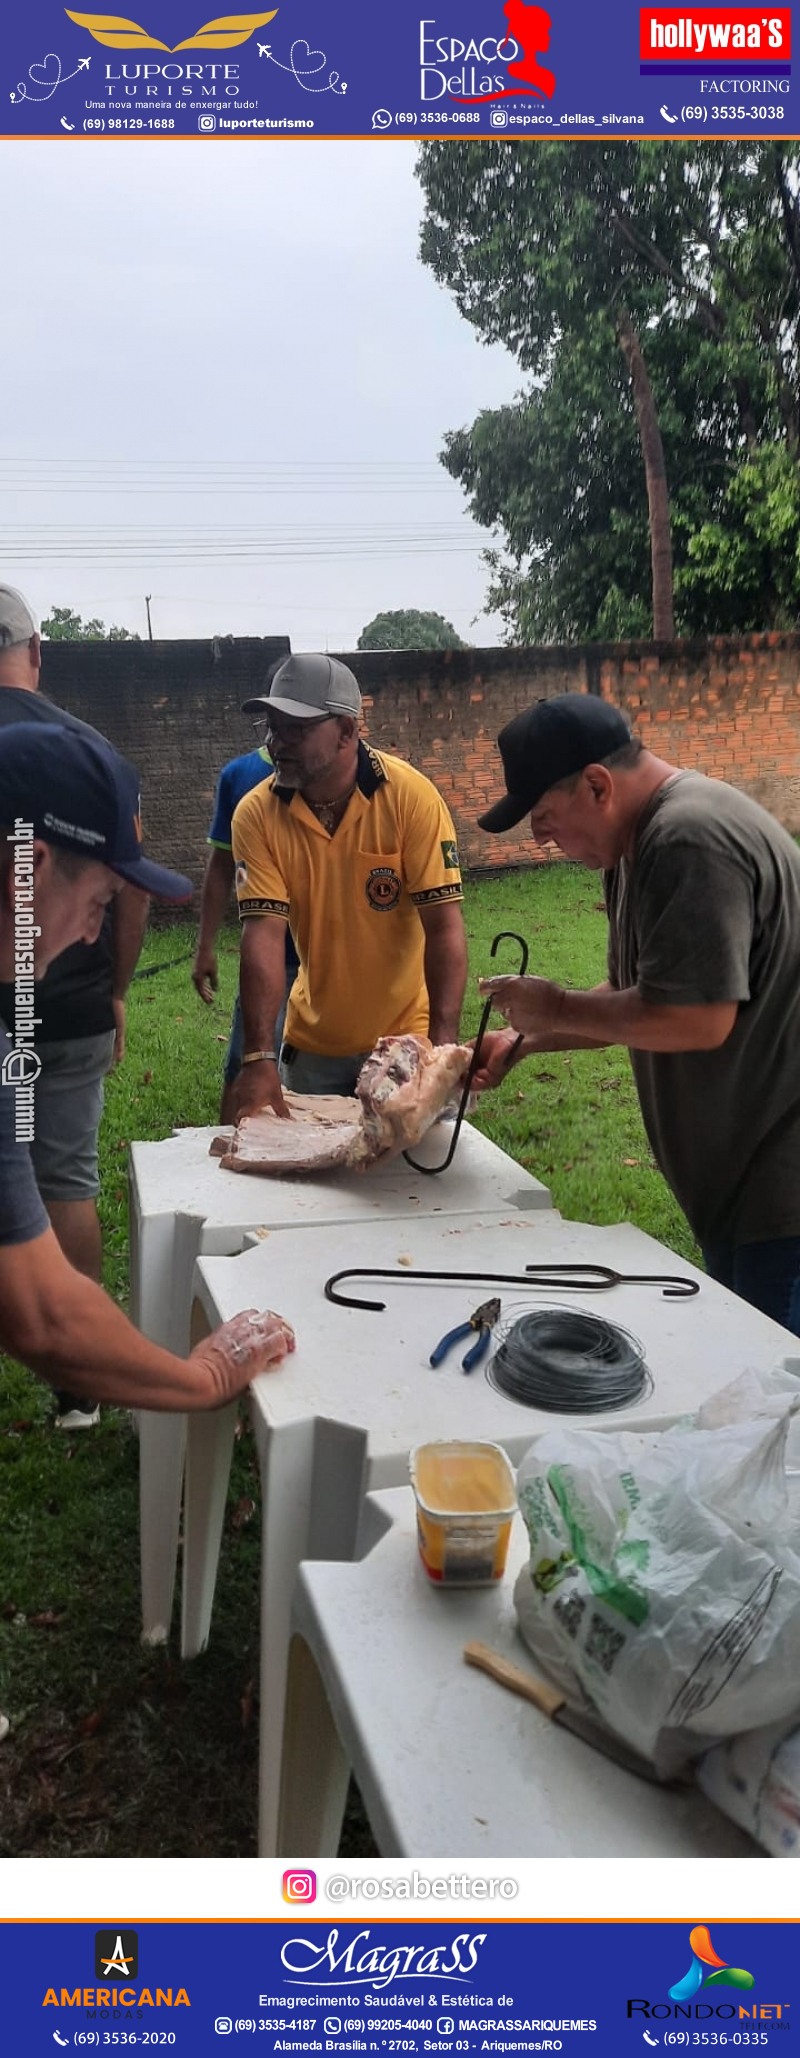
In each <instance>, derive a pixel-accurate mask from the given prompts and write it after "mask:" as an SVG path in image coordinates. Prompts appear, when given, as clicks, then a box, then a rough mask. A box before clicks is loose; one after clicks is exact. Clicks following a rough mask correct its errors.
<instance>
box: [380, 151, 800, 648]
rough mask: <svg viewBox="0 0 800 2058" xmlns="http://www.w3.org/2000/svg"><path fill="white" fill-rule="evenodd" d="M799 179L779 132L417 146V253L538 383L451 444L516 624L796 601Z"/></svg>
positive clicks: (453, 465) (733, 613)
mask: <svg viewBox="0 0 800 2058" xmlns="http://www.w3.org/2000/svg"><path fill="white" fill-rule="evenodd" d="M799 172H800V151H798V149H797V148H796V147H793V146H789V147H788V148H786V147H781V146H779V145H776V144H772V143H770V144H752V145H746V146H742V145H741V144H735V143H731V144H727V143H714V144H705V143H697V144H675V143H672V142H670V143H668V144H664V145H662V144H660V143H613V144H609V143H599V142H598V143H589V142H581V143H575V144H573V143H544V142H540V143H537V146H536V149H535V150H530V149H528V148H527V147H526V146H525V145H524V144H522V145H520V144H514V143H493V142H481V143H479V144H475V143H463V144H462V143H448V144H446V145H444V144H437V143H432V144H430V145H427V146H426V147H425V149H424V150H423V151H422V152H421V154H420V160H419V165H418V175H419V178H420V181H421V184H422V187H423V191H424V194H425V203H426V211H425V217H424V222H423V231H422V256H423V259H424V261H425V262H426V263H427V264H429V265H430V266H431V267H432V269H433V271H434V272H435V274H436V277H437V278H438V279H440V280H441V281H442V282H443V283H444V284H446V285H447V286H448V287H449V288H450V290H451V291H452V292H453V294H454V296H455V298H456V301H457V304H458V306H459V308H460V310H461V312H462V313H463V314H464V315H465V316H466V318H467V319H468V320H469V321H471V322H472V323H473V324H474V326H475V327H476V328H477V329H478V331H479V333H480V334H481V336H482V337H483V338H484V339H485V340H486V341H491V342H498V341H499V342H503V343H505V344H506V346H507V347H508V348H509V349H510V350H511V351H512V352H513V353H514V355H515V356H516V358H517V359H518V361H519V363H520V365H521V366H522V368H523V370H524V371H525V372H526V373H528V374H530V375H531V377H530V381H529V384H528V385H527V387H526V388H525V389H524V390H523V391H522V392H521V393H520V395H519V396H518V398H517V400H516V401H515V402H514V403H513V404H512V405H511V406H509V407H505V408H501V409H497V410H494V411H486V412H484V413H482V414H481V415H480V416H479V417H478V419H477V421H476V422H475V423H473V425H472V427H471V428H465V429H461V430H458V431H456V432H454V433H451V434H449V435H448V436H447V437H446V440H445V449H444V456H443V461H444V463H445V464H446V466H447V469H448V470H449V471H450V472H451V473H452V474H453V476H454V477H456V478H458V479H460V480H461V482H462V484H463V485H464V486H465V487H466V489H467V492H468V494H469V496H470V499H469V504H470V508H471V511H472V512H473V514H474V515H475V517H476V519H477V520H479V521H481V522H482V523H484V524H485V525H487V526H490V527H494V528H495V530H496V532H497V534H498V543H497V546H496V547H495V549H494V550H493V551H492V552H490V553H489V554H488V561H489V568H490V575H491V580H490V589H489V595H488V604H489V605H490V606H492V607H494V608H498V609H499V610H500V612H501V613H502V614H503V617H504V620H505V623H506V628H507V633H508V634H509V636H510V637H512V638H514V639H515V640H521V641H533V640H538V639H544V640H547V639H549V638H552V637H556V636H569V637H574V636H578V637H597V636H613V635H617V636H618V635H630V634H637V633H638V634H647V633H649V632H650V629H651V625H652V632H653V633H655V634H656V635H668V634H670V633H672V623H673V619H674V620H675V623H676V625H677V627H679V628H680V629H681V630H682V631H688V632H691V631H695V630H700V629H716V628H729V629H739V630H741V629H745V628H763V627H769V626H784V625H786V624H788V623H789V622H794V621H796V620H797V619H798V617H799V616H800V569H799V568H798V563H797V559H796V556H793V553H792V548H791V537H790V511H791V508H792V506H793V501H794V487H793V484H792V482H793V476H794V469H795V466H796V463H797V454H798V448H799V447H800V410H799V405H798V386H799V383H800V382H799V377H798V374H799V372H800V349H799V347H798V342H799V339H798V324H799V321H800V290H799V289H800V214H799V213H798V205H797V197H796V194H797V181H798V173H799ZM740 474H741V476H740ZM673 594H674V615H673Z"/></svg>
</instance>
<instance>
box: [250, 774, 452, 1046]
mask: <svg viewBox="0 0 800 2058" xmlns="http://www.w3.org/2000/svg"><path fill="white" fill-rule="evenodd" d="M232 834H233V855H234V859H235V861H236V892H237V897H238V901H239V915H240V918H241V920H242V921H250V920H253V919H259V918H262V917H264V916H268V915H280V916H281V917H282V918H283V919H284V920H286V921H288V923H289V926H290V928H291V931H292V935H293V937H294V940H295V943H296V945H297V953H298V956H299V959H300V970H299V972H298V974H297V978H296V979H295V982H294V986H293V987H292V991H291V996H290V999H289V1006H288V1010H287V1016H286V1029H285V1035H286V1037H287V1040H288V1041H289V1042H290V1043H294V1044H296V1045H297V1047H298V1049H299V1050H312V1051H318V1052H320V1053H321V1054H322V1055H323V1056H325V1057H345V1056H349V1054H350V1053H351V1052H354V1051H362V1050H369V1049H371V1047H372V1045H373V1044H374V1043H375V1041H376V1040H377V1038H378V1037H379V1036H396V1035H400V1034H401V1033H402V1032H404V1031H406V1030H410V1031H411V1032H412V1033H414V1034H416V1035H422V1036H424V1035H425V1034H426V1033H427V1029H428V995H427V991H426V987H425V977H424V945H425V935H424V930H423V927H422V923H421V921H420V919H419V915H418V913H417V909H418V908H421V907H430V906H431V905H432V904H433V903H434V902H436V901H450V900H461V898H462V887H461V872H460V869H459V863H458V850H457V847H456V837H455V830H454V828H453V822H452V818H451V816H450V814H449V813H448V810H447V808H446V807H445V805H444V802H443V800H442V799H441V798H440V796H439V794H438V793H437V791H436V787H435V786H433V785H432V784H431V781H430V779H426V778H425V776H424V774H423V773H422V772H418V771H416V770H415V769H414V767H413V765H407V764H405V763H404V761H403V759H402V758H397V757H385V756H384V754H383V752H379V751H376V750H372V749H370V748H369V747H368V746H367V745H366V744H364V743H360V744H359V747H358V782H357V785H356V789H355V792H354V793H353V795H352V797H351V799H350V801H349V802H348V806H347V809H346V812H345V814H344V817H343V819H342V821H341V822H340V824H339V827H338V829H337V830H336V834H335V835H334V836H330V835H329V834H328V831H327V829H323V827H322V824H321V822H319V821H318V820H317V817H316V815H314V814H312V812H311V809H310V808H309V807H307V806H306V803H305V801H304V800H303V798H302V795H301V794H299V793H297V792H295V791H294V789H292V788H287V787H283V788H281V787H280V786H278V784H277V781H276V779H275V778H274V777H273V778H272V779H265V780H263V781H262V783H261V784H260V785H259V786H256V787H254V788H253V791H252V792H251V793H248V794H246V795H245V798H244V799H243V800H241V801H240V802H239V806H238V807H237V809H236V811H235V813H234V817H233V830H232Z"/></svg>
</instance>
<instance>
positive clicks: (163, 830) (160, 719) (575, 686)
mask: <svg viewBox="0 0 800 2058" xmlns="http://www.w3.org/2000/svg"><path fill="white" fill-rule="evenodd" d="M288 647H289V646H288V638H281V637H272V638H264V639H259V638H255V637H253V638H248V637H239V638H233V637H226V638H222V639H220V640H216V639H215V640H214V641H213V642H211V643H206V642H204V643H200V642H197V643H194V642H191V643H190V642H184V643H97V644H75V643H53V644H45V646H44V664H43V679H42V683H43V687H44V690H45V692H47V693H48V694H50V696H51V697H52V698H53V700H56V701H60V702H61V703H62V705H63V706H64V707H67V708H70V709H71V710H72V712H73V713H74V714H77V715H80V716H82V717H83V719H84V720H85V721H88V722H92V723H93V724H94V725H95V727H96V728H98V729H101V730H103V731H104V733H105V734H106V735H107V736H109V737H110V739H111V741H112V742H113V743H115V744H116V745H117V747H118V749H120V750H122V751H123V752H124V753H125V755H126V756H127V757H130V758H132V759H133V761H134V763H135V764H136V765H137V766H138V768H139V771H140V773H141V779H142V800H143V815H144V820H145V835H146V842H147V847H148V850H149V851H150V852H151V854H152V855H153V856H154V857H158V858H160V859H161V860H162V861H163V862H165V863H168V864H171V865H174V866H176V867H177V869H178V870H180V871H184V872H188V873H189V874H190V875H191V877H192V878H194V879H195V880H197V881H198V882H199V880H200V878H201V876H202V871H203V865H204V861H205V837H206V832H207V829H208V823H209V818H210V812H211V804H212V800H213V795H214V785H215V780H216V775H217V772H218V770H219V767H220V765H222V764H224V763H225V761H226V759H228V758H230V757H235V756H236V755H237V753H238V752H240V751H243V750H249V749H251V748H252V747H253V743H254V738H253V734H252V729H251V726H250V721H249V717H248V716H246V715H242V714H241V713H240V704H241V702H242V701H243V700H245V699H246V698H247V696H248V694H251V693H258V692H260V691H263V690H264V689H265V685H266V683H267V682H268V680H269V677H270V676H271V672H272V669H273V667H274V664H275V662H276V660H278V659H280V657H281V656H282V655H283V654H284V653H285V651H286V650H287V649H288ZM342 655H343V656H344V657H345V661H346V663H348V664H349V665H351V666H352V668H353V671H354V672H355V673H356V675H357V677H358V679H359V682H360V684H361V688H362V691H363V694H364V703H365V727H366V732H367V734H368V736H369V738H370V740H371V741H372V742H373V743H375V744H376V745H377V747H378V748H379V749H383V750H388V751H393V752H396V753H397V755H398V756H400V757H407V758H409V759H410V760H411V761H412V762H413V763H414V764H416V765H418V766H419V767H420V769H421V770H422V771H424V772H427V773H428V775H429V777H430V778H432V779H433V780H435V782H436V784H437V786H438V787H439V789H440V791H441V793H442V794H443V795H444V797H445V799H446V801H447V803H448V805H449V806H450V808H451V809H452V812H453V815H454V817H455V821H456V827H457V830H458V835H459V843H460V846H461V852H462V858H463V860H464V863H465V864H466V865H467V866H469V867H470V868H472V869H474V870H487V869H489V868H490V867H496V866H502V865H515V864H526V863H530V861H531V858H532V857H533V858H535V857H536V856H537V855H538V856H541V855H542V853H537V851H536V849H535V847H534V846H533V845H532V844H531V841H530V836H529V834H527V833H526V830H525V826H524V825H523V827H522V830H521V832H520V833H519V834H514V835H509V836H485V835H484V834H483V833H482V831H481V830H479V829H477V828H476V826H475V817H476V816H477V815H478V814H480V813H481V812H482V810H483V809H484V808H485V807H486V806H487V805H488V804H489V802H490V801H492V800H493V799H495V798H496V797H497V795H499V793H500V792H501V791H502V779H501V776H500V760H499V756H498V753H497V750H496V747H495V738H496V736H497V732H498V730H499V729H501V728H502V727H503V724H504V723H505V722H507V721H510V719H511V717H512V715H515V714H518V713H519V711H520V710H521V709H522V708H524V707H527V706H528V705H529V703H530V701H531V700H534V699H538V698H539V697H541V696H545V695H547V696H550V695H554V694H557V693H563V692H566V691H568V690H569V691H573V692H591V693H600V694H602V695H603V696H604V697H605V698H607V699H609V700H613V701H614V702H616V704H617V705H618V706H619V707H621V708H622V710H623V712H624V713H625V714H626V715H627V716H628V718H629V720H630V722H631V725H632V727H633V728H634V729H635V731H636V732H637V734H638V735H640V736H641V737H642V740H643V741H644V742H645V743H646V744H647V745H648V746H649V748H651V749H653V750H655V751H656V752H657V753H658V755H659V756H663V757H666V758H668V759H670V760H672V761H674V762H675V763H677V764H681V765H687V766H688V765H691V766H695V767H696V768H697V769H698V770H700V771H703V772H708V773H710V774H711V775H712V776H714V777H717V778H722V779H728V780H730V782H731V784H732V785H734V786H741V787H743V788H745V790H746V791H747V792H749V793H752V794H753V795H754V796H755V798H756V799H758V800H760V801H761V802H762V803H763V805H764V806H765V807H768V808H769V809H770V810H771V811H772V813H774V814H776V815H777V816H778V818H779V819H780V820H781V821H782V822H784V823H785V825H786V827H787V828H789V829H791V830H793V831H796V832H800V635H794V634H793V635H782V636H779V635H763V636H746V637H741V638H736V639H733V638H725V637H712V638H708V639H705V638H702V639H696V640H694V641H692V642H685V643H673V644H662V645H654V644H652V643H616V644H587V645H582V646H577V645H575V646H563V647H561V646H548V647H544V648H540V649H514V650H458V651H424V652H418V651H401V652H391V651H357V652H356V653H355V654H352V653H342Z"/></svg>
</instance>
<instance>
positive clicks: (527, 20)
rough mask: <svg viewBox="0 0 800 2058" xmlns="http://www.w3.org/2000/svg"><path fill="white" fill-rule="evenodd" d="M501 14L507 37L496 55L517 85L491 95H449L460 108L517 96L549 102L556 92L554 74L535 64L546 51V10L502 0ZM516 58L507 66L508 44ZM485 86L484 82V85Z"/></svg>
mask: <svg viewBox="0 0 800 2058" xmlns="http://www.w3.org/2000/svg"><path fill="white" fill-rule="evenodd" d="M503 13H504V15H505V17H506V20H507V22H508V31H509V32H508V35H506V36H503V37H501V39H500V41H499V42H498V45H497V55H498V57H499V58H500V60H501V62H502V63H503V64H505V65H506V70H507V73H508V77H509V78H510V79H519V80H520V81H521V82H522V83H520V85H518V86H499V85H498V90H497V91H496V92H495V93H453V92H452V91H451V99H453V100H458V101H459V102H460V103H461V105H462V106H470V107H475V106H477V105H478V104H479V103H480V102H481V101H483V100H516V99H518V97H519V95H520V94H521V93H535V94H537V95H540V96H541V97H542V99H544V100H552V98H553V94H554V92H555V90H556V75H555V72H553V71H550V70H549V69H548V67H547V65H546V64H540V63H539V52H540V51H543V50H549V48H550V28H551V22H550V16H549V14H548V13H547V10H546V8H544V7H538V6H534V5H530V6H529V5H527V4H526V0H505V6H504V8H503ZM509 44H510V45H511V47H512V49H513V50H514V51H515V52H516V55H515V56H514V57H513V58H512V60H511V62H510V63H508V62H507V60H506V49H507V46H508V45H509ZM487 83H488V82H487Z"/></svg>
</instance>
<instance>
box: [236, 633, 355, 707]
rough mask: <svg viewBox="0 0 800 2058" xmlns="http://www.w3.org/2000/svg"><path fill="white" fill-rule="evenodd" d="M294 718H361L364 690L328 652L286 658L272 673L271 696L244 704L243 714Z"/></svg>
mask: <svg viewBox="0 0 800 2058" xmlns="http://www.w3.org/2000/svg"><path fill="white" fill-rule="evenodd" d="M273 709H274V710H275V712H276V714H279V715H294V716H295V717H296V719H298V720H300V721H303V720H310V721H313V720H317V721H318V720H319V717H320V715H360V713H361V689H360V687H359V684H358V680H357V678H356V677H355V674H354V673H353V672H351V671H350V668H349V666H348V665H343V664H342V663H341V661H340V659H339V658H338V657H328V654H327V651H315V650H304V651H300V652H298V653H297V654H296V655H293V656H292V657H287V659H286V662H285V664H282V665H279V666H278V669H277V672H275V673H274V674H273V678H272V683H271V685H270V689H269V692H268V693H261V694H257V695H256V698H255V699H254V700H245V701H243V702H242V713H243V714H245V715H250V714H267V715H268V714H270V713H271V712H272V710H273Z"/></svg>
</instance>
